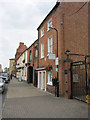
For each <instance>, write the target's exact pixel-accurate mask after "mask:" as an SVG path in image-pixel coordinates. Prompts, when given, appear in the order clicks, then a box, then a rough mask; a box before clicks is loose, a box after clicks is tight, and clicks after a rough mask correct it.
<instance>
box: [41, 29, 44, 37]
mask: <svg viewBox="0 0 90 120" xmlns="http://www.w3.org/2000/svg"><path fill="white" fill-rule="evenodd" d="M43 36H44V27H42V29H41V37H43Z"/></svg>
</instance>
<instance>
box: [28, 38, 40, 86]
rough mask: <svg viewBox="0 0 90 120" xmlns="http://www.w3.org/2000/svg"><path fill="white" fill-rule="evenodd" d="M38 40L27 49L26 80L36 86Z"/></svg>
mask: <svg viewBox="0 0 90 120" xmlns="http://www.w3.org/2000/svg"><path fill="white" fill-rule="evenodd" d="M37 66H38V40H36V41H35V42H34V43H33V44H32V45H31V46H30V47H29V48H28V49H27V82H28V83H32V84H33V85H34V86H36V87H37V70H36V68H37Z"/></svg>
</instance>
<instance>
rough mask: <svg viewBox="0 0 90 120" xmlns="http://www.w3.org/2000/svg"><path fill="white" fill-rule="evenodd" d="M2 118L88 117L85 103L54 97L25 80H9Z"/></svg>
mask: <svg viewBox="0 0 90 120" xmlns="http://www.w3.org/2000/svg"><path fill="white" fill-rule="evenodd" d="M3 118H88V105H87V104H86V103H83V102H80V101H77V100H70V99H65V98H63V97H59V98H56V97H55V96H54V95H52V94H50V93H48V92H44V91H41V90H39V89H38V88H35V87H34V86H33V85H30V84H27V83H26V82H18V81H17V80H16V79H15V78H13V80H11V82H10V85H9V90H8V93H7V99H6V102H5V105H4V108H3Z"/></svg>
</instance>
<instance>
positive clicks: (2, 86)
mask: <svg viewBox="0 0 90 120" xmlns="http://www.w3.org/2000/svg"><path fill="white" fill-rule="evenodd" d="M4 90H5V81H4V80H3V77H2V76H0V93H3V92H4Z"/></svg>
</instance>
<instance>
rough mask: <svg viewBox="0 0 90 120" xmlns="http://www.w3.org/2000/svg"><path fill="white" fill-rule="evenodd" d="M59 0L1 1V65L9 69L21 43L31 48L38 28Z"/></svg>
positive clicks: (36, 36)
mask: <svg viewBox="0 0 90 120" xmlns="http://www.w3.org/2000/svg"><path fill="white" fill-rule="evenodd" d="M56 1H57V0H0V64H2V66H3V68H4V67H6V66H7V67H9V59H10V58H14V57H15V53H16V49H17V47H18V46H19V42H24V43H25V44H26V45H27V47H29V46H30V45H31V44H32V43H33V42H34V41H35V40H36V39H37V38H38V32H37V28H38V26H39V25H40V23H41V22H42V21H43V19H44V18H45V16H46V15H47V14H48V13H49V11H50V10H51V9H52V8H53V6H54V5H55V3H56Z"/></svg>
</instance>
